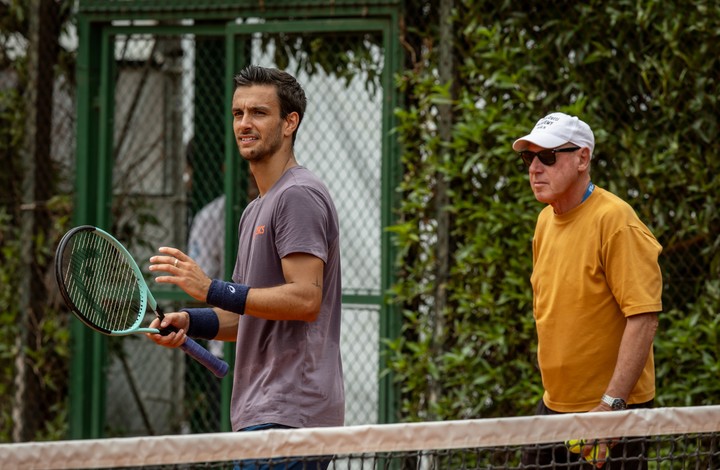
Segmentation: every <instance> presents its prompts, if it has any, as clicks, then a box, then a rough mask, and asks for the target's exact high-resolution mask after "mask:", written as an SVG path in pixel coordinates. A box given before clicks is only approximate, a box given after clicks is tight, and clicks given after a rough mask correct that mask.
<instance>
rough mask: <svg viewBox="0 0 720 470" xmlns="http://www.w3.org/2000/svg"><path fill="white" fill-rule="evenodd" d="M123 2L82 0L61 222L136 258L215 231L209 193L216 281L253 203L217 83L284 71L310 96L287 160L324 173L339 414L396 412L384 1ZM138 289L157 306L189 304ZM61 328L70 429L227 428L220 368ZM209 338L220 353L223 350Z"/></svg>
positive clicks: (226, 386)
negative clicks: (274, 5)
mask: <svg viewBox="0 0 720 470" xmlns="http://www.w3.org/2000/svg"><path fill="white" fill-rule="evenodd" d="M123 3H124V4H125V8H124V9H122V10H113V8H112V6H111V5H110V4H107V5H104V6H103V5H102V4H103V2H98V1H94V2H92V1H87V2H81V8H80V14H79V24H78V28H79V38H80V47H79V57H78V64H79V65H78V84H79V91H78V94H79V97H78V173H77V174H78V178H77V192H76V198H77V201H76V202H77V204H76V214H75V222H76V223H78V224H80V223H92V224H96V225H98V226H101V227H105V228H108V229H110V230H111V231H112V232H113V233H115V234H116V235H117V237H118V238H119V239H120V240H121V241H123V242H125V243H126V244H127V245H128V247H129V249H130V251H131V252H132V253H133V254H134V256H136V258H137V259H138V261H139V264H140V265H141V267H142V268H143V269H145V268H146V267H147V264H148V261H147V259H148V258H149V257H150V256H151V255H152V254H153V253H154V252H155V250H156V249H157V247H159V246H163V245H171V246H177V247H179V248H181V249H183V250H188V248H189V246H188V245H189V244H191V243H192V242H191V240H190V238H191V236H196V235H199V236H200V237H202V238H204V239H206V240H207V239H210V237H213V236H216V235H217V234H214V233H213V232H211V231H209V230H208V229H209V228H210V227H212V225H213V224H199V225H198V223H197V221H198V219H199V217H198V214H199V213H200V211H201V210H202V208H203V207H205V206H207V205H208V204H212V203H213V202H214V203H215V204H214V205H213V206H214V207H215V208H216V209H217V208H218V207H220V208H221V209H219V210H215V211H214V212H213V213H214V216H216V217H218V216H219V217H220V218H219V219H218V220H219V223H218V224H219V226H221V227H224V230H222V231H220V232H219V233H220V234H219V235H218V236H219V240H220V242H221V243H224V246H225V247H227V249H225V250H224V251H223V256H222V259H221V260H220V262H219V264H220V267H219V271H218V275H219V276H223V277H224V278H226V279H229V276H230V273H231V272H232V268H233V265H234V259H235V254H236V253H235V249H236V247H235V243H236V237H237V234H236V228H237V223H238V220H239V217H240V214H241V213H242V209H243V208H244V206H245V204H246V203H247V201H248V200H249V199H250V198H252V197H253V182H252V178H251V177H250V175H249V174H248V172H247V168H246V167H245V166H244V164H243V162H242V161H241V159H240V158H239V156H238V153H237V148H236V146H235V142H234V138H233V135H232V126H231V113H230V103H231V97H232V77H233V74H234V72H235V71H237V70H239V69H240V68H241V67H243V66H244V65H246V64H249V63H254V64H258V65H264V66H274V67H278V68H283V69H286V70H288V71H289V72H291V73H293V74H295V75H296V76H297V77H298V79H299V81H300V82H301V84H302V85H303V86H304V88H305V90H306V93H307V95H308V110H307V114H306V117H305V120H304V121H303V124H302V126H301V128H300V131H299V133H298V140H297V142H296V145H295V150H296V156H297V158H298V161H299V162H300V163H301V164H302V165H305V166H307V167H309V168H310V169H311V170H313V171H314V172H315V173H317V174H319V175H320V176H321V177H322V178H323V179H324V180H325V181H326V183H327V184H328V186H329V188H330V190H331V192H332V194H333V197H334V199H335V202H336V205H337V207H338V212H339V214H340V219H341V243H342V256H343V280H344V288H343V337H342V352H343V359H344V367H345V371H346V394H347V408H346V421H347V424H365V423H375V422H389V421H393V413H394V405H393V401H394V399H395V395H394V393H393V392H392V391H393V387H392V384H391V378H390V377H389V376H386V375H384V374H382V370H383V365H382V364H383V360H382V349H383V348H382V338H389V337H393V336H394V335H395V334H396V332H397V329H398V323H399V322H398V320H397V316H396V315H395V314H394V313H393V311H392V307H391V306H390V305H388V304H387V303H386V302H384V292H385V291H386V290H387V288H388V287H389V286H390V284H391V282H392V272H393V271H392V266H393V255H392V247H391V241H390V238H389V234H388V233H387V232H385V230H384V227H386V226H388V225H391V224H392V222H393V207H394V205H395V203H394V200H393V197H394V196H393V195H394V187H395V184H396V181H397V179H398V153H397V149H396V147H395V143H394V140H393V139H392V137H391V129H392V127H393V109H394V107H395V105H396V99H397V97H396V95H395V91H394V87H393V74H394V72H395V71H396V70H397V67H398V63H397V57H398V52H399V51H398V47H397V42H398V41H397V35H398V33H397V30H396V29H397V13H396V8H395V7H394V6H391V8H388V7H387V6H384V7H374V10H373V8H370V9H368V8H365V9H363V10H361V12H363V15H362V17H359V16H360V15H359V14H358V11H356V10H355V9H354V8H351V9H348V10H343V9H342V8H332V9H329V8H326V7H323V8H320V7H317V8H315V9H314V10H312V11H311V12H310V13H312V14H308V13H309V12H308V10H307V9H305V8H303V9H301V11H302V12H303V15H302V16H303V17H302V19H300V18H298V17H297V16H296V17H295V18H294V19H292V20H290V19H289V18H291V17H293V15H292V9H291V8H284V9H282V10H272V9H270V10H271V11H268V10H259V11H256V10H255V9H253V8H248V9H247V10H246V11H243V12H239V11H225V10H222V11H220V10H218V9H208V10H207V11H204V10H202V8H194V9H192V11H190V10H188V9H187V8H177V9H176V10H177V11H174V10H173V9H172V8H168V7H165V8H160V6H159V5H166V3H167V2H158V3H159V5H158V7H157V8H156V10H153V9H152V8H147V3H148V2H142V3H143V5H144V6H145V8H140V5H134V7H133V5H132V3H133V2H123ZM128 3H130V4H131V5H127V4H128ZM179 3H183V2H179ZM209 3H215V2H209ZM285 3H286V4H288V3H291V2H285ZM299 3H303V2H299ZM335 3H336V4H337V3H341V2H335ZM384 3H393V2H384ZM233 10H239V8H234V9H233ZM222 206H224V209H222ZM193 222H196V224H195V227H193ZM223 222H224V223H223ZM206 270H211V268H206ZM151 286H152V283H151ZM153 290H154V293H155V294H156V297H157V298H158V301H159V303H160V304H161V305H162V306H163V307H164V308H165V310H166V311H170V310H173V309H174V308H177V307H179V306H180V305H187V304H188V303H189V302H190V301H191V299H190V298H189V297H187V296H186V295H185V294H184V293H182V292H181V291H179V290H176V289H168V288H154V289H153ZM72 332H73V335H74V342H73V344H74V353H73V364H72V371H71V375H72V382H71V397H70V406H71V409H70V419H71V437H73V438H94V437H104V436H125V435H145V434H168V433H182V432H210V431H219V430H228V429H229V416H228V411H227V410H228V408H229V392H230V388H231V379H230V378H226V379H224V380H222V381H216V380H215V379H214V378H213V377H212V376H211V375H209V374H207V373H206V372H205V371H203V370H198V368H197V367H196V366H195V365H194V363H191V362H190V361H187V360H186V358H185V356H184V355H183V354H182V353H180V352H178V351H170V350H165V349H162V348H157V347H155V346H154V345H153V344H152V343H151V342H149V341H148V340H146V339H145V338H142V337H127V338H122V339H118V338H109V339H106V338H104V337H100V336H99V335H97V334H95V333H92V332H88V331H87V330H86V329H84V328H83V327H81V326H78V325H77V324H76V325H74V327H73V330H72ZM209 347H211V348H214V350H215V351H216V352H217V354H223V355H224V357H225V358H226V359H228V358H230V359H231V358H233V357H234V355H233V345H231V344H225V345H224V346H222V347H220V348H217V345H209ZM129 410H132V412H129Z"/></svg>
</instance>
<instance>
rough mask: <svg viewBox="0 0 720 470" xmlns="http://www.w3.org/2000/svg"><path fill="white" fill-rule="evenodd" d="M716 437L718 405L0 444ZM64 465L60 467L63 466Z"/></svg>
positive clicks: (267, 446) (14, 459)
mask: <svg viewBox="0 0 720 470" xmlns="http://www.w3.org/2000/svg"><path fill="white" fill-rule="evenodd" d="M717 431H720V406H699V407H686V408H654V409H638V410H626V411H617V412H604V413H602V412H601V413H571V414H565V415H556V416H529V417H512V418H493V419H474V420H462V421H445V422H441V421H438V422H423V423H403V424H385V425H363V426H347V427H330V428H305V429H292V430H268V431H257V432H249V433H231V432H228V433H212V434H193V435H172V436H153V437H131V438H114V439H95V440H82V441H56V442H49V443H48V442H44V443H21V444H0V462H3V464H4V465H8V468H24V469H43V468H53V469H61V468H74V469H87V468H102V467H106V468H107V467H118V466H127V467H133V466H143V465H161V464H162V465H172V464H183V463H185V464H187V463H197V462H212V461H234V460H242V459H254V458H266V457H281V456H298V457H299V456H309V455H330V454H335V455H348V454H363V453H378V452H404V451H417V450H423V449H464V448H481V447H495V446H508V445H530V444H540V443H547V442H562V441H564V440H567V439H600V438H613V437H614V438H617V437H620V436H627V437H631V436H662V435H670V434H691V433H710V432H717ZM65 463H66V464H67V466H63V465H64V464H65Z"/></svg>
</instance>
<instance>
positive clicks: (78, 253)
mask: <svg viewBox="0 0 720 470" xmlns="http://www.w3.org/2000/svg"><path fill="white" fill-rule="evenodd" d="M72 241H73V243H70V244H69V245H70V246H69V248H70V250H69V256H68V257H67V258H68V259H69V262H68V265H67V269H66V271H65V284H66V286H67V292H68V295H69V296H70V298H71V299H72V301H73V303H74V304H75V306H76V307H77V309H78V311H79V313H80V314H81V315H82V316H84V317H85V318H86V319H87V321H88V322H90V323H92V324H93V325H95V326H96V327H98V328H101V329H104V330H108V331H112V332H122V331H125V330H128V329H130V328H132V327H133V326H135V324H137V323H139V322H140V321H142V315H143V314H144V312H145V308H144V307H145V306H144V305H143V301H142V300H143V297H142V295H141V290H140V285H139V284H138V280H137V279H136V277H135V273H134V271H133V268H132V267H131V266H130V264H129V263H128V261H127V259H126V258H125V257H124V256H123V255H122V254H121V252H120V251H119V250H118V249H117V248H116V247H115V246H114V245H113V244H112V243H111V242H110V241H108V240H106V239H105V238H103V237H101V236H99V235H97V234H95V233H94V232H80V233H78V234H76V235H75V236H74V237H73V240H72Z"/></svg>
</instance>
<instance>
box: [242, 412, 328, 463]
mask: <svg viewBox="0 0 720 470" xmlns="http://www.w3.org/2000/svg"><path fill="white" fill-rule="evenodd" d="M266 429H294V428H292V427H290V426H283V425H282V424H275V423H265V424H258V425H255V426H248V427H246V428H243V429H241V430H240V432H250V431H264V430H266ZM328 465H330V458H329V457H328V458H327V460H287V459H286V458H282V457H281V458H274V459H260V460H252V459H250V460H241V461H240V462H236V463H235V466H234V467H233V470H326V469H327V468H328Z"/></svg>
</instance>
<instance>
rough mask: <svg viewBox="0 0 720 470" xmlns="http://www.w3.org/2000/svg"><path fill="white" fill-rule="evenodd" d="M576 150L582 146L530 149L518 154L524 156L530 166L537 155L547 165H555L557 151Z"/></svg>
mask: <svg viewBox="0 0 720 470" xmlns="http://www.w3.org/2000/svg"><path fill="white" fill-rule="evenodd" d="M575 150H580V147H566V148H562V149H550V150H541V151H539V152H531V151H530V150H523V151H522V152H518V155H520V158H522V161H523V162H524V163H525V166H527V167H529V166H530V165H532V162H533V160H534V159H535V157H538V159H540V163H542V164H543V165H545V166H553V165H554V164H555V161H556V160H557V158H556V157H555V154H556V153H561V152H574V151H575Z"/></svg>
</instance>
